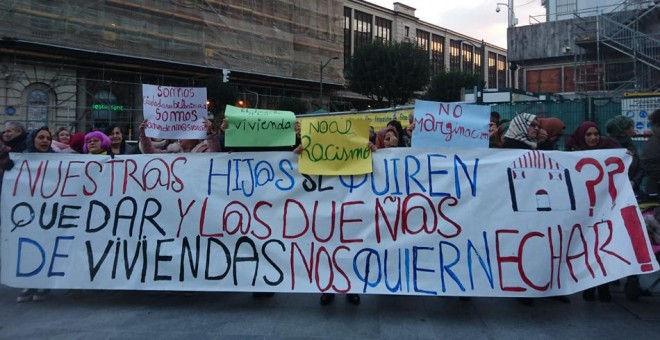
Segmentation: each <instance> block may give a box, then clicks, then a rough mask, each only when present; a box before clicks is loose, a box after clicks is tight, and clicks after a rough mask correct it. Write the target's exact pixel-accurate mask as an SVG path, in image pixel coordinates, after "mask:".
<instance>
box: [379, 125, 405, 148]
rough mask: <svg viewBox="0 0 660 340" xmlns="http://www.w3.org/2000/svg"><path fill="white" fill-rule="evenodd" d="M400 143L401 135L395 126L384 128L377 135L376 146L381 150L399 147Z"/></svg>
mask: <svg viewBox="0 0 660 340" xmlns="http://www.w3.org/2000/svg"><path fill="white" fill-rule="evenodd" d="M399 141H400V139H399V133H398V131H397V129H396V128H395V127H393V126H388V127H384V128H382V129H380V130H379V131H378V132H377V133H376V146H377V147H378V148H379V149H383V148H396V147H399V146H400V145H401V144H400V143H399Z"/></svg>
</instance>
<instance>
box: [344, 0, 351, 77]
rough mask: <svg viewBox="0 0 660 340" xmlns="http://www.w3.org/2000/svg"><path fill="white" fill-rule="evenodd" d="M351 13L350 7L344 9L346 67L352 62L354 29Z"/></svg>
mask: <svg viewBox="0 0 660 340" xmlns="http://www.w3.org/2000/svg"><path fill="white" fill-rule="evenodd" d="M351 12H352V10H351V9H350V8H348V7H344V65H348V63H349V62H350V60H351V55H352V51H351V43H352V42H353V35H352V34H351V32H352V27H351V23H352V20H351Z"/></svg>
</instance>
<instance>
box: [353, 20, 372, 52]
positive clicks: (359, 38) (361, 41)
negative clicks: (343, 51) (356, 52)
mask: <svg viewBox="0 0 660 340" xmlns="http://www.w3.org/2000/svg"><path fill="white" fill-rule="evenodd" d="M354 13H355V14H354V15H355V17H354V18H353V23H354V26H353V30H354V32H355V49H358V47H360V46H363V45H365V44H368V43H370V42H371V36H372V27H371V20H372V16H371V14H367V13H364V12H360V11H355V12H354Z"/></svg>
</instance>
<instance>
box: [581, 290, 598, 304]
mask: <svg viewBox="0 0 660 340" xmlns="http://www.w3.org/2000/svg"><path fill="white" fill-rule="evenodd" d="M582 298H583V299H584V301H596V288H587V289H585V290H584V291H583V292H582Z"/></svg>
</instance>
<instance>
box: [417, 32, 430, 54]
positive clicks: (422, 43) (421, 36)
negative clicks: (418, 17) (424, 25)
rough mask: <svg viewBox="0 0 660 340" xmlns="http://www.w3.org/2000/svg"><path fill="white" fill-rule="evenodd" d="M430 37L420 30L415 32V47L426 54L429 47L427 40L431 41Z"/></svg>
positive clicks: (427, 33)
mask: <svg viewBox="0 0 660 340" xmlns="http://www.w3.org/2000/svg"><path fill="white" fill-rule="evenodd" d="M430 36H431V33H429V32H425V31H422V30H417V47H419V48H420V49H422V50H424V51H427V52H428V50H429V47H430V46H429V45H430V44H429V43H430V41H429V40H431V39H430Z"/></svg>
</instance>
